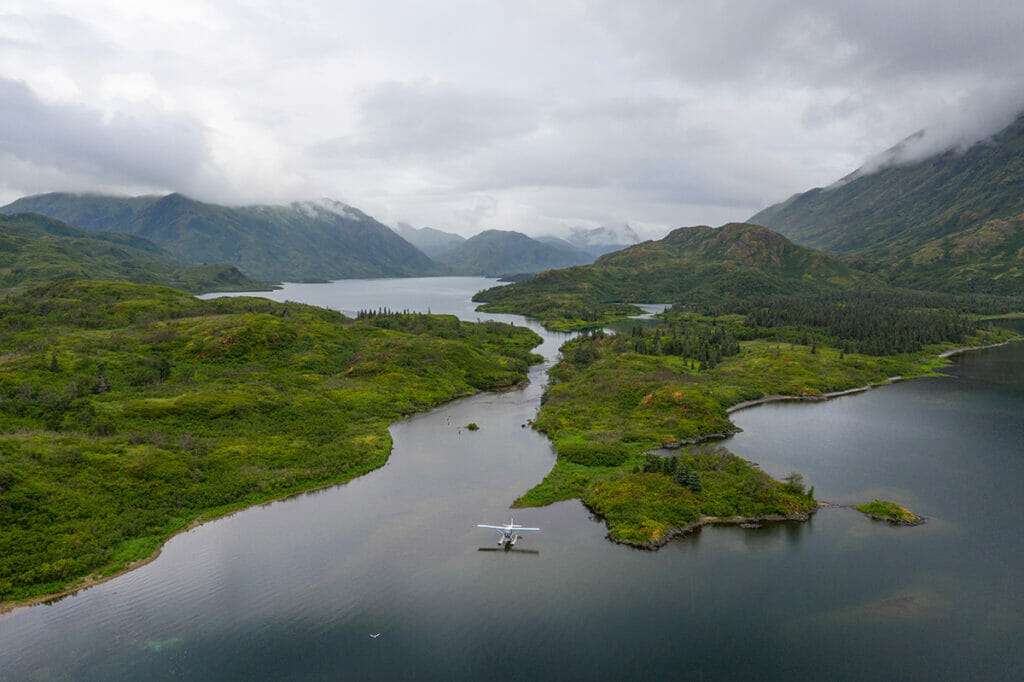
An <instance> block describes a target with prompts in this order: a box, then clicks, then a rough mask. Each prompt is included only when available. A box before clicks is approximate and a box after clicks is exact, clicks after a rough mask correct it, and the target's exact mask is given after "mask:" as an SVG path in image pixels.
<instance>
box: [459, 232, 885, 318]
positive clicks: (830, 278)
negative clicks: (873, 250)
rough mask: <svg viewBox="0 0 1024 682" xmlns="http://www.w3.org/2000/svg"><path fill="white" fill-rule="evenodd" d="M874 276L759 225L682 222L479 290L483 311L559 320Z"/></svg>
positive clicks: (818, 287) (817, 288) (823, 286)
mask: <svg viewBox="0 0 1024 682" xmlns="http://www.w3.org/2000/svg"><path fill="white" fill-rule="evenodd" d="M872 284H875V279H874V278H873V277H872V276H870V275H866V274H864V273H860V272H857V271H855V270H853V269H851V268H849V267H848V266H846V265H844V264H843V263H841V262H840V261H838V260H837V259H835V258H831V257H829V256H826V255H824V254H822V253H820V252H817V251H814V250H813V249H809V248H806V247H802V246H797V245H796V244H793V243H792V242H790V241H789V240H788V239H786V238H785V237H782V236H781V235H779V234H776V233H775V232H772V231H771V230H767V229H765V228H763V227H759V226H756V225H748V224H744V223H730V224H728V225H724V226H722V227H719V228H711V227H706V226H700V227H682V228H679V229H677V230H674V231H673V232H671V233H670V234H669V235H668V236H666V237H665V238H664V239H661V240H659V241H648V242H643V243H641V244H636V245H634V246H631V247H629V248H626V249H623V250H621V251H616V252H614V253H610V254H607V255H604V256H602V257H601V258H599V259H598V260H597V261H596V262H595V263H593V264H592V265H585V266H577V267H573V268H566V269H564V270H555V271H550V272H545V273H542V274H540V275H538V276H536V277H533V278H532V279H529V280H526V281H524V282H519V283H516V284H511V285H508V286H503V287H495V288H493V289H488V290H486V291H482V292H480V293H478V294H477V295H476V296H475V297H474V300H476V301H482V302H485V303H486V305H484V306H481V309H483V310H490V311H495V312H519V313H524V314H528V315H533V316H535V317H540V318H541V319H543V320H545V321H547V322H549V323H551V324H553V325H554V326H558V327H569V326H574V325H575V326H585V325H586V324H588V323H589V324H591V325H592V324H594V323H596V322H601V321H604V320H606V319H608V317H609V316H614V315H617V314H621V313H622V312H629V311H630V310H631V309H632V306H626V307H625V308H624V307H623V306H622V305H621V304H630V303H671V304H677V303H678V304H684V305H726V304H728V303H730V302H731V301H734V300H736V299H746V298H749V297H752V296H765V295H772V294H792V293H817V292H824V291H837V290H840V289H843V288H847V287H850V286H854V285H865V286H867V285H872Z"/></svg>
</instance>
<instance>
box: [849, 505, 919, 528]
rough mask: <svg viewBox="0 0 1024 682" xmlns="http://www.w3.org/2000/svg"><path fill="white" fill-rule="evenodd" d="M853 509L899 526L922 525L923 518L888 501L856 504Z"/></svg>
mask: <svg viewBox="0 0 1024 682" xmlns="http://www.w3.org/2000/svg"><path fill="white" fill-rule="evenodd" d="M854 509H856V510H857V511H859V512H862V513H864V514H867V515H868V516H870V517H871V518H873V519H878V520H879V521H888V522H889V523H893V524H896V525H899V526H917V525H919V524H922V523H924V517H922V516H918V515H917V514H915V513H913V512H912V511H910V510H909V509H907V508H906V507H901V506H900V505H898V504H896V503H895V502H889V501H888V500H875V501H874V502H868V503H866V504H858V505H857V506H856V507H854Z"/></svg>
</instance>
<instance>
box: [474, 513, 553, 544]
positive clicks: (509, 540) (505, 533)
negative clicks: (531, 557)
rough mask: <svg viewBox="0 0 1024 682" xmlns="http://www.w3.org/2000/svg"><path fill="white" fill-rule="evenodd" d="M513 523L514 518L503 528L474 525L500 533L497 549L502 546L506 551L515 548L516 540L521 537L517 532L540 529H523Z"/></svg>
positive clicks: (482, 524) (480, 524)
mask: <svg viewBox="0 0 1024 682" xmlns="http://www.w3.org/2000/svg"><path fill="white" fill-rule="evenodd" d="M515 521H516V520H515V519H514V518H513V519H510V520H509V522H508V524H507V525H504V526H488V525H487V524H484V523H478V524H476V527H477V528H490V529H491V530H496V531H498V532H499V533H501V537H500V538H498V547H501V546H504V547H505V548H506V549H508V548H509V547H515V544H516V540H518V539H519V538H520V537H521V536H520V535H519V531H527V530H540V528H524V527H522V526H520V525H517V524H516V522H515Z"/></svg>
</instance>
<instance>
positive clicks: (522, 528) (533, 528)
mask: <svg viewBox="0 0 1024 682" xmlns="http://www.w3.org/2000/svg"><path fill="white" fill-rule="evenodd" d="M512 530H540V528H513V529H512Z"/></svg>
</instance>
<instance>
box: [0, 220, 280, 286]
mask: <svg viewBox="0 0 1024 682" xmlns="http://www.w3.org/2000/svg"><path fill="white" fill-rule="evenodd" d="M172 261H173V259H172V258H171V256H170V255H169V254H167V253H166V252H165V251H163V250H162V249H161V248H160V247H158V246H157V245H156V244H154V243H152V242H151V241H149V240H148V239H144V238H142V237H138V236H135V235H130V234H124V233H121V232H95V231H89V230H83V229H81V228H78V227H73V226H71V225H68V224H67V223H63V222H61V221H59V220H54V219H53V218H48V217H46V216H42V215H38V214H34V213H22V214H18V215H12V216H5V215H0V287H2V288H4V289H6V290H7V291H8V292H11V291H16V290H20V289H24V288H28V287H31V286H36V285H39V284H44V283H49V282H55V281H57V280H61V279H67V278H75V279H98V280H114V281H124V282H136V283H140V284H162V285H165V286H171V287H174V288H176V289H183V290H185V291H189V292H192V293H200V292H205V291H254V290H259V289H266V288H267V285H266V284H265V283H263V282H257V281H255V280H252V279H249V278H248V277H246V276H245V275H243V274H242V273H241V272H239V270H238V268H235V267H234V266H231V265H197V266H190V267H181V266H179V265H176V264H174V263H173V262H172Z"/></svg>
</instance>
